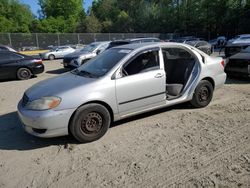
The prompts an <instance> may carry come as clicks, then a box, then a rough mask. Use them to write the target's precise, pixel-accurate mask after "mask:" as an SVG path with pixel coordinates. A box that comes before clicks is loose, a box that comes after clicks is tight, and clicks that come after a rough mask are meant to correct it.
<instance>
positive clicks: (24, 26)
mask: <svg viewBox="0 0 250 188" xmlns="http://www.w3.org/2000/svg"><path fill="white" fill-rule="evenodd" d="M33 19H34V18H33V15H32V13H31V11H30V8H29V7H28V6H26V5H23V4H21V3H19V2H18V1H17V0H1V1H0V23H1V24H0V32H24V33H25V32H30V29H29V26H30V23H31V22H32V20H33Z"/></svg>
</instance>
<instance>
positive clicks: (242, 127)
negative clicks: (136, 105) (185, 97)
mask: <svg viewBox="0 0 250 188" xmlns="http://www.w3.org/2000/svg"><path fill="white" fill-rule="evenodd" d="M45 66H46V72H45V73H43V74H41V75H38V77H37V78H33V79H31V80H27V81H5V82H1V83H0V187H1V188H2V187H9V188H13V187H42V188H43V187H250V87H249V86H250V81H249V80H237V79H228V80H227V82H226V84H225V86H224V87H223V88H221V89H220V90H218V91H216V92H215V94H214V98H213V101H212V102H211V104H210V105H209V106H208V107H206V108H203V109H193V108H191V107H190V106H189V105H188V104H184V105H178V106H174V107H171V108H166V109H162V110H158V111H155V112H151V113H147V114H143V115H140V116H136V117H134V118H130V119H128V120H124V121H120V122H118V123H115V125H114V126H113V127H112V128H110V130H109V131H108V133H107V134H106V135H105V136H104V137H103V138H101V139H100V140H98V141H96V142H93V143H89V144H79V143H77V142H76V141H75V140H74V139H73V138H71V137H60V138H53V139H39V138H35V137H33V136H30V135H28V134H26V133H25V132H24V131H23V130H22V129H21V126H20V122H19V120H18V118H17V114H16V105H17V103H18V101H19V100H20V99H21V97H22V95H23V92H24V91H25V90H26V89H27V88H28V87H30V86H31V85H33V84H34V83H36V82H38V81H40V80H44V79H46V78H49V77H53V76H56V75H59V74H61V73H63V72H65V70H64V69H62V65H61V64H60V63H59V61H51V62H45Z"/></svg>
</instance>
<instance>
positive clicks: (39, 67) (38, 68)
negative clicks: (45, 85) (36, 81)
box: [31, 64, 44, 74]
mask: <svg viewBox="0 0 250 188" xmlns="http://www.w3.org/2000/svg"><path fill="white" fill-rule="evenodd" d="M31 69H32V73H33V74H40V73H43V72H44V65H43V64H35V65H34V66H32V67H31Z"/></svg>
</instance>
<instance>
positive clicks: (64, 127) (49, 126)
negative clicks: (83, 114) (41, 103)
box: [18, 101, 75, 138]
mask: <svg viewBox="0 0 250 188" xmlns="http://www.w3.org/2000/svg"><path fill="white" fill-rule="evenodd" d="M74 111H75V109H67V110H60V111H55V110H44V111H34V110H27V109H25V108H24V107H22V105H21V101H20V102H19V104H18V116H19V118H20V120H21V122H22V123H23V128H24V130H25V131H26V132H28V133H29V134H32V135H34V136H37V137H42V138H50V137H57V136H64V135H68V134H69V133H68V125H69V120H70V117H71V116H72V114H73V113H74Z"/></svg>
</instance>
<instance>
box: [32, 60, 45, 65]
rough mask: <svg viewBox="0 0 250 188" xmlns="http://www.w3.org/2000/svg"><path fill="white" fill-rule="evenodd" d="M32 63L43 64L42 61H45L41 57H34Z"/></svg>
mask: <svg viewBox="0 0 250 188" xmlns="http://www.w3.org/2000/svg"><path fill="white" fill-rule="evenodd" d="M32 63H37V64H41V63H43V61H42V60H41V59H34V60H32Z"/></svg>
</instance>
